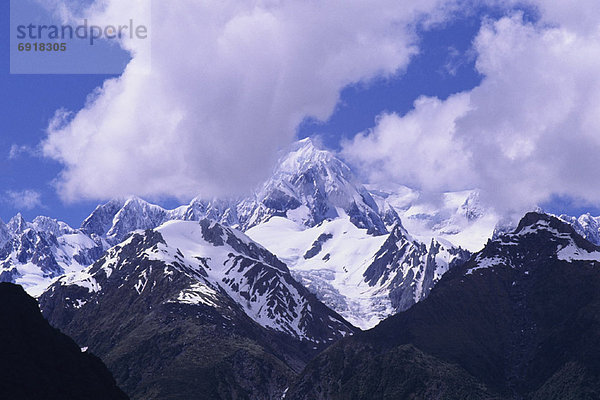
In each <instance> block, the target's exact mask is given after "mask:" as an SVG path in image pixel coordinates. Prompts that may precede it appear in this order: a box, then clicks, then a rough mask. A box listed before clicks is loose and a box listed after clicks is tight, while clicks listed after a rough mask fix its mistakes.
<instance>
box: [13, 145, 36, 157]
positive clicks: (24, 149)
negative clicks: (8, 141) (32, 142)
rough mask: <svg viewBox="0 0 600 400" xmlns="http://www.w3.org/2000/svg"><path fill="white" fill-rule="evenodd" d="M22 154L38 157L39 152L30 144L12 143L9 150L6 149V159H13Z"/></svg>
mask: <svg viewBox="0 0 600 400" xmlns="http://www.w3.org/2000/svg"><path fill="white" fill-rule="evenodd" d="M22 155H29V156H32V157H39V156H40V155H41V154H40V151H39V149H37V148H32V147H31V146H27V145H18V144H13V145H11V146H10V150H9V151H8V159H9V160H15V159H17V158H19V157H21V156H22Z"/></svg>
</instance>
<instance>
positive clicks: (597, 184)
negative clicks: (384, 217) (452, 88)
mask: <svg viewBox="0 0 600 400" xmlns="http://www.w3.org/2000/svg"><path fill="white" fill-rule="evenodd" d="M549 4H550V3H547V4H542V6H543V7H545V8H542V11H543V13H542V15H543V19H542V20H541V21H539V22H538V23H536V24H530V23H526V22H524V21H523V20H522V18H521V16H520V15H515V16H513V17H506V18H502V19H501V20H499V21H488V22H487V23H486V24H484V26H483V27H482V29H481V31H480V33H479V35H478V37H477V39H476V41H475V44H474V46H475V50H476V51H477V54H478V56H477V64H476V65H477V69H478V71H479V72H481V73H482V74H483V75H484V76H485V77H484V79H483V82H482V83H481V85H480V86H479V87H477V88H475V89H473V90H471V91H470V92H467V93H462V94H459V95H455V96H453V97H451V98H449V99H447V100H446V101H440V100H437V99H420V100H419V101H417V103H416V104H415V110H414V111H413V112H411V113H409V114H408V115H406V116H403V117H400V116H398V115H385V116H383V117H382V118H380V119H379V121H378V122H377V125H376V127H375V128H374V129H373V130H372V131H370V132H367V133H365V134H363V135H359V136H358V137H357V138H356V139H355V140H354V141H353V142H350V143H346V145H345V147H344V154H345V156H346V157H347V158H348V159H349V160H351V161H353V162H354V163H355V164H356V165H358V166H360V167H361V168H362V170H363V171H365V173H366V174H367V175H369V176H370V177H371V178H372V179H374V180H379V181H383V180H386V179H396V180H404V181H406V182H408V183H412V184H414V185H415V186H418V187H421V188H423V189H425V190H428V191H438V192H440V191H444V190H455V189H458V188H473V187H478V188H480V189H482V194H483V195H484V196H486V197H487V201H488V203H489V204H492V205H493V206H495V207H496V208H498V209H500V210H502V211H510V210H512V211H522V210H523V209H526V208H530V207H532V206H533V205H535V204H539V203H541V202H544V201H546V200H548V199H549V198H550V197H551V195H553V194H558V195H568V196H571V197H574V198H577V199H581V200H582V201H587V202H589V203H594V204H598V203H599V200H598V199H600V176H599V175H598V171H600V157H598V154H600V113H599V112H598V110H600V75H599V74H598V71H600V25H599V22H600V18H599V17H598V16H599V15H600V14H598V13H595V17H594V18H593V21H592V20H590V19H589V18H587V20H586V24H585V25H586V26H585V27H582V26H577V24H574V23H573V22H572V15H579V14H580V13H578V12H576V11H574V10H575V9H577V10H581V9H582V8H580V7H579V6H575V5H571V9H570V10H569V13H566V14H565V15H563V14H561V13H560V12H559V11H557V10H558V8H557V7H552V6H550V5H549ZM563 21H564V25H563V24H561V23H562V22H563ZM593 22H595V27H594V26H593ZM363 149H364V151H363Z"/></svg>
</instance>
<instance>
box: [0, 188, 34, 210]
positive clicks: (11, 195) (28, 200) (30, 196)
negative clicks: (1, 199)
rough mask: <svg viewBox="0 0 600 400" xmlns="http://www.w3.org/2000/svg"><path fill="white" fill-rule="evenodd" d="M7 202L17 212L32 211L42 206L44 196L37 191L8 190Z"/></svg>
mask: <svg viewBox="0 0 600 400" xmlns="http://www.w3.org/2000/svg"><path fill="white" fill-rule="evenodd" d="M6 200H7V201H8V202H9V203H10V204H11V205H12V206H13V207H14V208H16V209H17V210H32V209H34V208H38V207H41V206H42V196H41V195H40V193H38V192H36V191H35V190H21V191H13V190H8V191H6Z"/></svg>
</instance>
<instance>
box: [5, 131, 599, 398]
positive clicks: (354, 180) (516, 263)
mask: <svg viewBox="0 0 600 400" xmlns="http://www.w3.org/2000/svg"><path fill="white" fill-rule="evenodd" d="M597 245H600V218H594V217H592V216H590V215H587V214H586V215H583V216H580V217H570V216H564V215H563V216H560V217H554V216H549V215H546V214H543V213H529V214H527V215H526V216H525V217H524V218H523V219H522V220H521V222H520V223H519V224H511V223H510V222H507V221H505V220H503V219H501V218H500V217H499V216H497V215H496V214H494V212H492V211H491V210H487V209H486V208H485V207H484V206H483V205H482V203H481V202H480V200H479V194H478V192H477V190H471V191H463V192H453V193H446V194H445V195H444V196H443V198H442V200H441V202H438V203H436V204H435V205H428V203H426V202H425V201H424V200H423V199H422V198H421V194H420V193H419V192H418V191H415V190H413V189H411V188H408V187H405V186H399V185H387V186H381V185H374V184H368V183H361V180H360V177H358V176H357V175H355V174H354V173H353V171H352V170H351V169H350V168H349V167H348V166H347V165H346V164H345V163H344V162H343V161H342V160H341V159H339V158H338V157H336V156H335V155H334V154H333V153H331V152H328V151H325V150H320V149H318V148H317V147H316V146H315V145H314V143H313V142H312V141H311V140H310V139H304V140H301V141H299V142H297V143H296V144H295V145H294V146H293V148H292V149H291V150H290V152H289V153H287V154H285V155H284V156H283V157H282V158H281V160H280V162H279V163H278V165H277V168H276V169H275V170H274V172H273V175H272V176H271V178H270V179H268V180H267V181H266V182H264V184H263V185H261V187H260V188H259V190H257V191H256V193H254V194H253V195H252V196H250V197H247V198H240V199H203V198H200V197H198V198H196V199H194V200H192V201H191V202H190V203H189V204H187V205H183V206H181V207H178V208H176V209H172V210H167V209H164V208H162V207H160V206H158V205H154V204H150V203H148V202H146V201H144V200H142V199H140V198H137V197H131V198H127V199H114V200H111V201H109V202H107V203H106V204H102V205H99V206H98V207H97V208H96V209H95V210H94V211H93V212H92V214H91V215H90V216H89V217H88V218H86V219H85V220H84V221H83V223H82V224H81V226H80V227H79V228H72V227H70V226H68V225H67V224H66V223H63V222H60V221H56V220H54V219H51V218H48V217H37V218H35V219H34V220H33V221H31V222H28V221H25V220H24V219H23V217H22V216H21V215H16V216H15V217H14V218H12V219H11V220H10V221H9V222H8V223H6V224H4V223H3V222H1V221H0V281H4V282H12V283H16V284H20V285H22V286H23V287H24V288H25V289H26V290H27V292H28V293H29V294H30V295H32V296H34V297H35V298H37V300H38V302H39V305H40V308H41V311H42V313H43V315H44V317H46V318H47V320H48V321H49V322H50V324H51V325H52V326H54V327H56V328H58V329H60V330H61V331H62V332H64V333H65V334H67V335H69V336H70V337H71V338H73V340H74V341H75V342H76V343H77V344H78V345H79V346H80V347H82V348H86V349H88V351H89V352H90V353H93V354H95V355H97V356H98V357H100V359H101V360H102V361H103V362H104V363H105V364H106V367H108V370H110V372H111V373H112V375H113V376H114V379H115V380H116V382H117V384H118V386H119V387H120V389H122V390H123V391H124V392H125V393H126V394H127V395H128V396H129V397H130V398H132V399H197V398H199V399H282V398H285V399H290V398H291V399H365V398H375V399H380V398H381V399H383V398H394V399H396V398H400V399H403V398H411V399H412V398H414V399H430V398H436V399H437V398H440V399H456V398H465V399H484V398H485V399H492V398H498V399H530V398H531V399H534V398H535V399H553V398H556V399H559V398H560V399H563V398H578V399H579V398H582V399H583V398H590V399H592V398H598V395H599V393H600V392H599V391H598V390H600V389H599V387H598V385H597V384H596V383H595V382H598V378H599V377H600V372H599V371H600V365H598V361H597V360H598V359H599V358H598V355H597V354H596V353H597V351H596V350H594V349H600V347H598V345H599V344H600V339H599V337H600V336H598V326H600V325H599V324H600V321H598V320H597V315H598V313H597V312H596V311H597V309H598V304H596V303H597V296H596V294H595V293H600V292H599V291H598V289H600V287H599V285H600V283H599V282H600V275H599V274H600V270H598V267H600V264H599V262H600V248H598V247H596V246H597ZM482 249H483V250H482ZM561 343H568V346H566V345H564V346H562V347H561V346H559V345H560V344H561ZM565 346H566V347H565ZM588 348H589V349H590V350H589V351H587V352H586V349H588ZM594 352H596V353H594ZM97 368H101V367H100V366H97ZM105 381H106V383H107V385H108V387H110V380H105ZM586 396H587V397H586Z"/></svg>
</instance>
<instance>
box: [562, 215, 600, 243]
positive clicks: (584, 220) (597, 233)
mask: <svg viewBox="0 0 600 400" xmlns="http://www.w3.org/2000/svg"><path fill="white" fill-rule="evenodd" d="M559 218H560V219H562V220H563V221H565V222H567V223H569V224H571V226H572V227H573V228H574V229H575V231H577V233H579V234H580V235H581V236H583V237H584V238H585V239H587V240H589V241H590V242H592V243H594V244H596V245H600V216H599V217H593V216H592V215H590V214H589V213H586V214H583V215H581V216H579V217H578V218H576V217H570V216H568V215H564V214H563V215H561V216H560V217H559Z"/></svg>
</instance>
